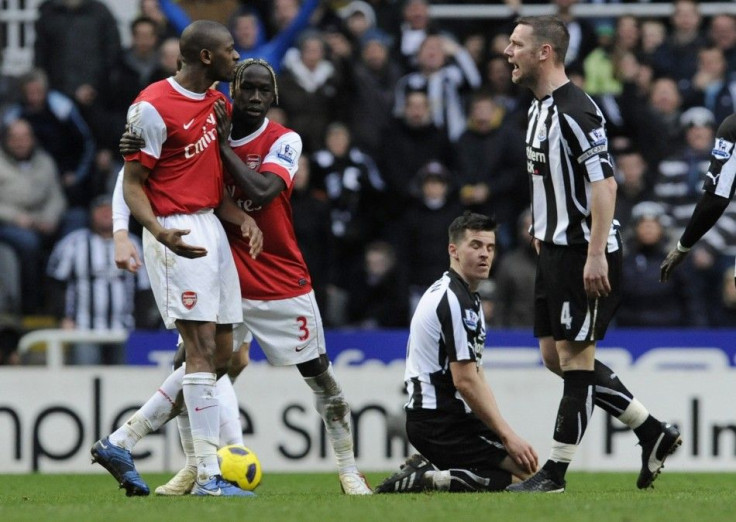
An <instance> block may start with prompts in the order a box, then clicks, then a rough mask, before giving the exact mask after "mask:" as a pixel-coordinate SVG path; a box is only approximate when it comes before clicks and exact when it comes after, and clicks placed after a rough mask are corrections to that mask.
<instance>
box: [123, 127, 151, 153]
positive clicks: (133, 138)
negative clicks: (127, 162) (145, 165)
mask: <svg viewBox="0 0 736 522" xmlns="http://www.w3.org/2000/svg"><path fill="white" fill-rule="evenodd" d="M145 146H146V142H145V141H143V138H141V137H140V136H138V135H137V134H134V133H133V132H131V131H130V129H128V128H127V127H126V128H125V132H124V133H123V135H122V136H121V137H120V143H119V144H118V148H119V149H120V154H122V155H123V156H127V155H128V154H135V153H136V152H138V151H139V150H141V149H142V148H143V147H145Z"/></svg>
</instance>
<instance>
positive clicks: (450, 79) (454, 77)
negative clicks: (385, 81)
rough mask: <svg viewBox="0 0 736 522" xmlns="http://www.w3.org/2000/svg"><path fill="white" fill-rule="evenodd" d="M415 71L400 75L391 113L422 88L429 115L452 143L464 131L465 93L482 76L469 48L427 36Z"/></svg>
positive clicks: (400, 111)
mask: <svg viewBox="0 0 736 522" xmlns="http://www.w3.org/2000/svg"><path fill="white" fill-rule="evenodd" d="M417 67H418V70H417V72H411V73H408V74H406V75H405V76H403V77H402V78H401V79H400V80H399V82H398V83H397V85H396V103H395V105H394V116H400V115H401V114H402V113H403V111H404V104H405V103H406V96H407V94H409V92H411V91H417V90H423V91H425V92H426V93H427V97H428V98H429V100H430V114H431V116H432V121H433V122H434V124H435V125H437V127H440V128H443V129H444V130H445V132H446V133H447V137H448V138H449V139H450V141H451V142H455V141H457V140H458V138H460V135H461V134H462V133H463V131H464V130H465V118H466V114H465V104H464V100H463V96H464V95H465V93H466V92H468V91H472V90H475V89H478V88H479V87H480V83H481V78H480V73H479V72H478V69H477V68H476V66H475V63H474V62H473V59H472V58H471V56H470V54H469V53H468V51H467V50H466V49H465V48H464V47H462V46H461V45H460V44H458V43H457V42H456V41H454V40H452V39H451V38H449V37H447V36H442V35H439V34H432V35H428V36H427V37H426V38H425V39H424V41H423V42H422V44H421V46H420V47H419V52H418V54H417Z"/></svg>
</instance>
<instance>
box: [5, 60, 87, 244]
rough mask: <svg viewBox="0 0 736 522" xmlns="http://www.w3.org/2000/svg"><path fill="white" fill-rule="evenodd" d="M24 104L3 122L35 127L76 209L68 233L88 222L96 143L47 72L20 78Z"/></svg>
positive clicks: (8, 113)
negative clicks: (51, 87)
mask: <svg viewBox="0 0 736 522" xmlns="http://www.w3.org/2000/svg"><path fill="white" fill-rule="evenodd" d="M20 91H21V101H20V103H18V104H16V105H13V106H11V107H9V108H8V110H7V111H6V113H5V115H4V117H3V121H4V123H5V124H6V125H7V124H8V123H10V122H12V121H14V120H16V119H19V118H23V119H24V120H27V121H28V122H29V123H30V124H31V126H32V127H33V132H34V134H35V136H36V139H37V141H38V143H39V145H40V146H41V147H43V148H44V149H45V150H46V151H48V153H49V154H51V156H52V157H53V160H54V162H55V163H56V167H57V168H58V172H59V175H60V180H61V186H62V187H63V189H64V194H65V196H66V199H67V201H68V203H69V206H70V207H72V210H70V212H69V213H68V215H67V223H66V224H65V225H64V230H72V229H74V228H77V227H79V226H83V225H84V224H85V223H86V213H87V211H86V205H87V202H88V201H89V199H90V194H89V186H90V179H91V178H92V172H93V169H94V167H93V161H94V156H95V144H94V140H93V139H92V134H91V133H90V130H89V127H88V126H87V124H86V123H85V121H84V119H83V118H82V115H81V114H80V113H79V111H78V110H77V108H76V107H75V105H74V102H73V101H72V100H71V99H69V98H68V97H67V96H65V95H64V94H62V93H60V92H58V91H55V90H49V85H48V79H47V76H46V73H44V72H43V71H42V70H40V69H32V70H31V71H30V72H28V73H27V74H25V75H24V76H23V77H21V79H20Z"/></svg>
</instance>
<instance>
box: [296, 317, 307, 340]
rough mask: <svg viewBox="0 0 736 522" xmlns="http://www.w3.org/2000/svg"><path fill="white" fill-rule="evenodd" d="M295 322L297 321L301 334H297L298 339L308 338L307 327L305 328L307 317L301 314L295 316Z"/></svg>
mask: <svg viewBox="0 0 736 522" xmlns="http://www.w3.org/2000/svg"><path fill="white" fill-rule="evenodd" d="M296 322H297V323H299V332H300V333H301V335H300V336H299V340H300V341H306V340H307V339H309V328H307V318H306V317H304V316H303V315H300V316H299V317H297V318H296Z"/></svg>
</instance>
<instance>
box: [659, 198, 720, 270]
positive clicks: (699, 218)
mask: <svg viewBox="0 0 736 522" xmlns="http://www.w3.org/2000/svg"><path fill="white" fill-rule="evenodd" d="M729 203H730V199H728V198H724V197H721V196H716V195H715V194H712V193H710V192H704V193H703V195H702V196H701V198H700V200H699V201H698V204H697V205H695V210H694V211H693V215H692V216H691V217H690V221H688V224H687V226H686V227H685V231H684V232H683V233H682V237H681V238H680V240H679V241H678V242H677V246H676V247H675V248H673V249H672V251H671V252H670V253H669V254H667V257H666V258H665V260H664V261H662V265H661V266H660V272H659V280H660V281H661V282H663V283H664V282H666V281H669V279H670V277H671V276H672V272H674V270H675V268H677V267H678V265H680V263H682V262H683V261H684V260H685V257H687V254H688V251H689V250H690V248H691V247H692V246H693V245H695V243H697V242H698V240H699V239H700V238H701V237H703V235H705V233H706V232H708V230H710V229H711V228H712V227H713V225H715V224H716V221H718V218H720V217H721V215H722V214H723V212H724V211H725V210H726V208H727V207H728V204H729Z"/></svg>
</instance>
